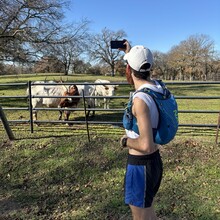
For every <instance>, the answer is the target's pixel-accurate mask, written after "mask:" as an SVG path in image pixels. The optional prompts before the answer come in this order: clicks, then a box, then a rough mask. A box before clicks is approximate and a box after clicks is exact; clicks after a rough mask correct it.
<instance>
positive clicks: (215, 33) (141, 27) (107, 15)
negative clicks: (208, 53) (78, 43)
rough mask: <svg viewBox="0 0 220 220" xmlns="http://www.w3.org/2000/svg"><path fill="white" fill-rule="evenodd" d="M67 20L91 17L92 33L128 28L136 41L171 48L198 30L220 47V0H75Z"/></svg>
mask: <svg viewBox="0 0 220 220" xmlns="http://www.w3.org/2000/svg"><path fill="white" fill-rule="evenodd" d="M65 16H66V20H67V21H69V22H70V21H75V22H77V21H80V20H81V19H83V18H86V19H88V20H89V21H91V23H90V25H89V29H90V32H91V33H95V34H100V33H101V30H102V29H104V28H107V29H109V30H111V31H115V32H116V31H118V30H124V31H125V33H126V34H127V37H126V39H127V40H128V41H129V42H131V44H132V46H134V45H138V44H141V45H144V46H146V47H148V48H150V49H151V50H154V51H156V50H157V51H160V52H163V53H166V52H168V51H169V50H170V49H171V48H172V47H173V46H175V45H178V44H179V43H180V42H181V41H183V40H187V39H188V37H189V36H192V35H196V34H204V35H208V36H209V37H210V39H211V40H213V41H214V43H215V50H217V51H220V0H151V1H149V0H127V1H124V0H111V1H108V0H71V5H70V7H69V10H67V11H65Z"/></svg>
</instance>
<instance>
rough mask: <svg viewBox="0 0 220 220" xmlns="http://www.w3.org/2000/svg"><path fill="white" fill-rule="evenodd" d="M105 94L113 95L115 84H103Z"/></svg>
mask: <svg viewBox="0 0 220 220" xmlns="http://www.w3.org/2000/svg"><path fill="white" fill-rule="evenodd" d="M104 88H105V96H114V94H115V90H116V88H117V86H115V85H104Z"/></svg>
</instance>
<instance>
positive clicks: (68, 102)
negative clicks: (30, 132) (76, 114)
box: [27, 81, 80, 120]
mask: <svg viewBox="0 0 220 220" xmlns="http://www.w3.org/2000/svg"><path fill="white" fill-rule="evenodd" d="M44 83H45V81H36V82H35V83H33V84H32V86H31V95H32V96H34V97H33V98H32V108H40V107H43V106H46V107H48V108H58V107H61V108H72V107H73V108H74V107H76V106H77V104H78V102H79V100H80V98H78V97H76V98H74V97H69V96H79V92H78V88H77V86H76V85H70V86H69V85H68V86H66V85H59V84H57V85H44ZM48 83H56V82H54V81H49V82H48ZM35 84H42V85H35ZM27 94H29V91H28V89H27ZM35 96H43V97H35ZM47 96H55V97H54V98H53V97H47ZM56 96H57V97H56ZM59 96H64V97H59ZM62 113H63V111H62V110H60V115H59V120H61V119H62ZM69 115H70V111H64V120H69ZM33 119H34V120H37V110H36V109H35V110H33Z"/></svg>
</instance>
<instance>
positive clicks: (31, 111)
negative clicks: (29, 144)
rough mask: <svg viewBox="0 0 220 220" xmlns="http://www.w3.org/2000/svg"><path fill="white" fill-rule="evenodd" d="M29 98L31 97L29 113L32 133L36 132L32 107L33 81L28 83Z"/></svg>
mask: <svg viewBox="0 0 220 220" xmlns="http://www.w3.org/2000/svg"><path fill="white" fill-rule="evenodd" d="M28 96H29V112H30V126H31V133H33V132H34V126H33V124H34V123H33V106H32V93H31V81H28Z"/></svg>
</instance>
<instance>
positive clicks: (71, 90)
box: [59, 85, 80, 108]
mask: <svg viewBox="0 0 220 220" xmlns="http://www.w3.org/2000/svg"><path fill="white" fill-rule="evenodd" d="M63 96H65V97H63V98H61V100H60V103H59V106H60V107H61V108H64V107H67V108H68V107H76V106H77V104H78V103H79V100H80V98H78V97H68V96H79V91H78V88H77V86H76V85H71V86H69V87H66V91H65V92H64V94H63Z"/></svg>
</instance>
